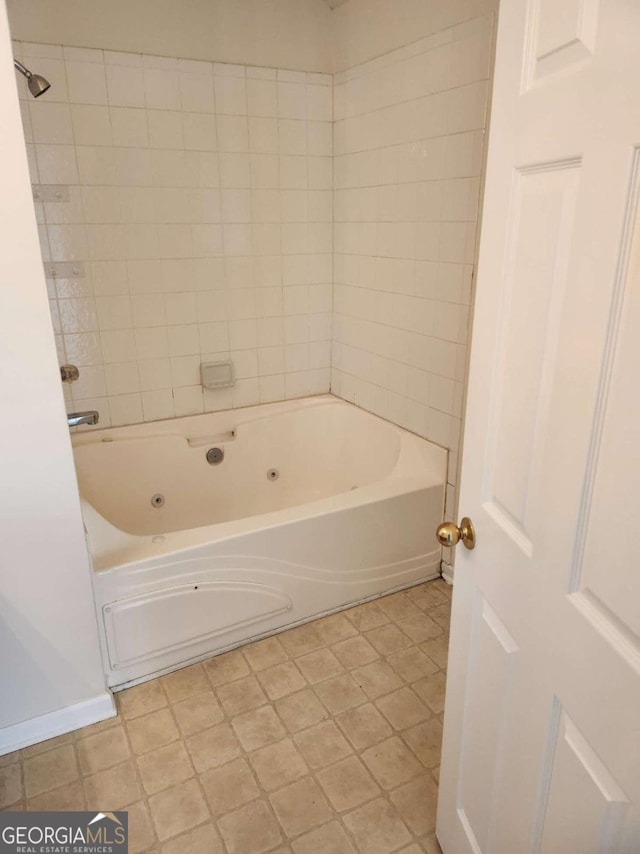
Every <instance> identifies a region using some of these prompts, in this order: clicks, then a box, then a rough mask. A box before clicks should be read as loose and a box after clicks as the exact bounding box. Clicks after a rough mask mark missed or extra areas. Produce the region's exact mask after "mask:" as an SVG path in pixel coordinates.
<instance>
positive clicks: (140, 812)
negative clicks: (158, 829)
mask: <svg viewBox="0 0 640 854" xmlns="http://www.w3.org/2000/svg"><path fill="white" fill-rule="evenodd" d="M127 812H128V813H129V852H130V854H139V852H141V851H147V850H148V849H149V846H150V845H152V844H153V842H154V840H155V838H156V834H155V831H154V829H153V825H152V824H151V818H150V816H149V810H148V809H147V805H146V803H145V802H144V801H138V803H137V804H133V805H132V806H130V807H128V809H127Z"/></svg>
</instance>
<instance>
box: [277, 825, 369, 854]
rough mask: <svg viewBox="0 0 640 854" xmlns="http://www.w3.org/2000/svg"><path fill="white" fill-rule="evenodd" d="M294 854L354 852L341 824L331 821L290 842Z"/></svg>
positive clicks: (341, 853)
mask: <svg viewBox="0 0 640 854" xmlns="http://www.w3.org/2000/svg"><path fill="white" fill-rule="evenodd" d="M292 847H293V850H294V854H355V852H356V849H355V848H354V847H353V845H352V844H351V842H350V841H349V837H348V836H347V834H346V833H345V830H344V828H343V827H342V825H341V824H340V823H339V822H337V821H332V822H330V823H329V824H325V825H323V826H322V827H318V828H317V829H316V830H312V831H311V832H310V833H305V835H304V836H301V837H300V839H296V841H295V842H293V843H292Z"/></svg>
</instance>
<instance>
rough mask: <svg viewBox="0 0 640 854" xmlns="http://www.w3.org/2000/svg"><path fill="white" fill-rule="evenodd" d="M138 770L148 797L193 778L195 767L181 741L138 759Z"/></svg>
mask: <svg viewBox="0 0 640 854" xmlns="http://www.w3.org/2000/svg"><path fill="white" fill-rule="evenodd" d="M137 762H138V770H139V771H140V778H141V779H142V785H143V786H144V790H145V792H146V793H147V794H148V795H153V794H155V793H156V792H161V791H162V790H163V789H168V788H169V786H175V785H176V784H177V783H182V782H183V780H188V779H189V777H193V773H194V772H193V766H192V764H191V762H190V761H189V756H188V755H187V751H186V749H185V746H184V744H183V743H182V742H181V741H174V742H173V744H168V745H167V746H166V747H159V748H158V749H157V750H154V751H152V752H151V753H145V754H144V755H143V756H139V757H138V760H137Z"/></svg>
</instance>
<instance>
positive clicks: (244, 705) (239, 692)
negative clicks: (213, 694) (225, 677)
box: [217, 676, 267, 717]
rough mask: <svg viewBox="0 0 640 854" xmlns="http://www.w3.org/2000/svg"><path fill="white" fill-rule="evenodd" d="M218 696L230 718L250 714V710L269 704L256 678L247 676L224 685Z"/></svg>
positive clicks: (219, 689)
mask: <svg viewBox="0 0 640 854" xmlns="http://www.w3.org/2000/svg"><path fill="white" fill-rule="evenodd" d="M217 694H218V700H219V701H220V703H221V704H222V708H223V709H224V710H225V712H226V713H227V714H228V715H229V716H230V717H234V715H240V714H242V712H248V711H249V709H255V708H257V707H258V706H262V705H264V704H265V703H266V702H267V698H266V696H265V693H264V691H263V690H262V688H261V687H260V685H259V684H258V681H257V680H256V678H255V676H245V677H244V678H242V679H238V680H237V681H235V682H230V683H229V684H228V685H222V686H221V687H220V688H218V690H217Z"/></svg>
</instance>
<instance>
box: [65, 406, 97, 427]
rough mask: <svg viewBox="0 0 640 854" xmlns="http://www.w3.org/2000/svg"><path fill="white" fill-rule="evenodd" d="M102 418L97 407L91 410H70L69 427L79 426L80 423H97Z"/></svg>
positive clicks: (68, 416)
mask: <svg viewBox="0 0 640 854" xmlns="http://www.w3.org/2000/svg"><path fill="white" fill-rule="evenodd" d="M99 420H100V413H99V412H96V410H95V409H91V410H89V412H68V413H67V424H68V425H69V427H78V426H79V425H80V424H97V423H98V421H99Z"/></svg>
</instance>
